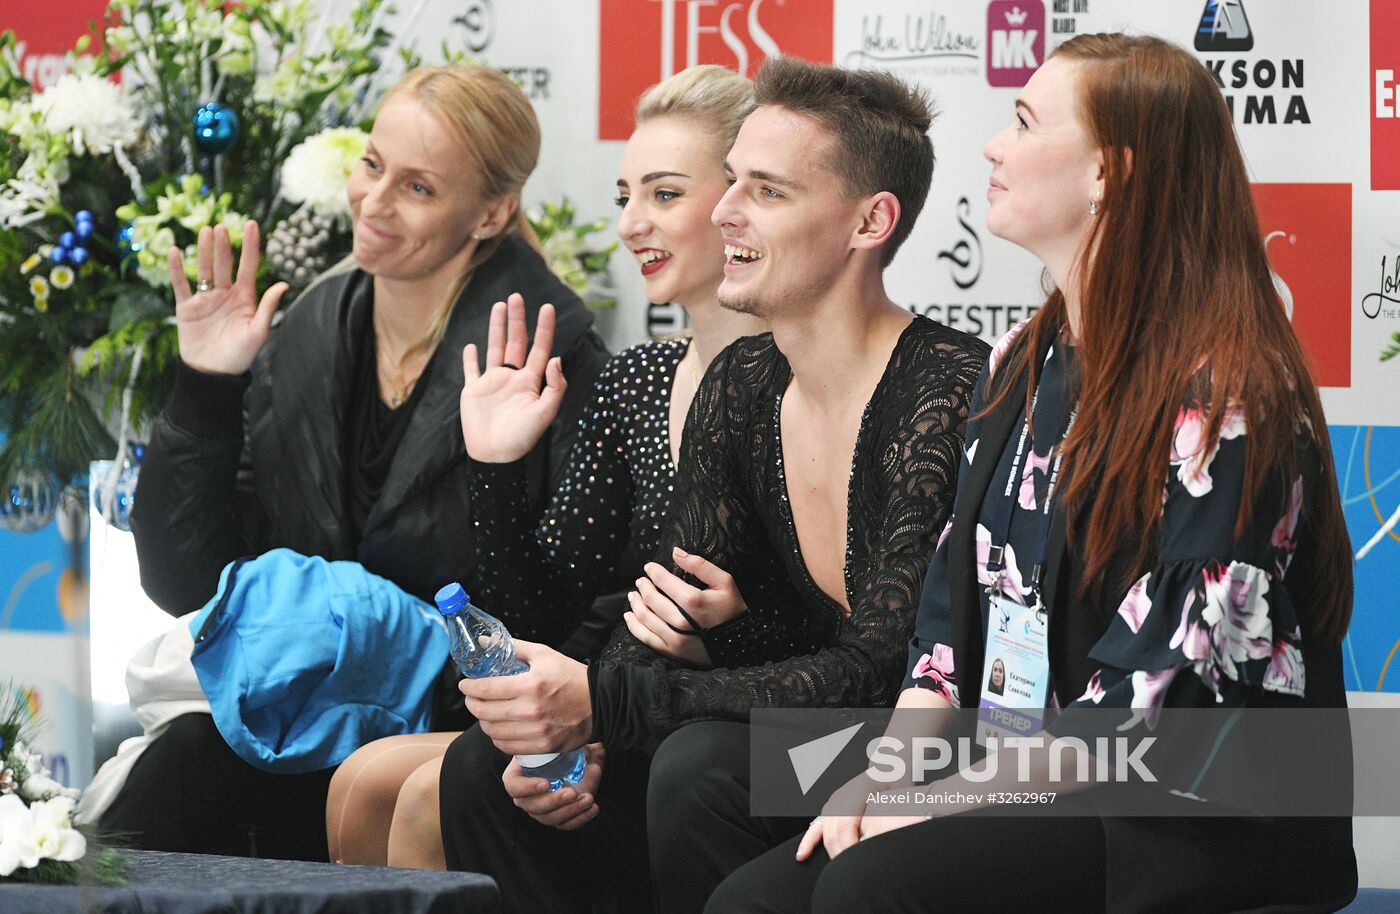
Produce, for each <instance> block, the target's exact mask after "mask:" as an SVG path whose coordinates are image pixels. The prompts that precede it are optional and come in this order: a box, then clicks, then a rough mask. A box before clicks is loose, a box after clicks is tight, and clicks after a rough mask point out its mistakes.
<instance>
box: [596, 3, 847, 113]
mask: <svg viewBox="0 0 1400 914" xmlns="http://www.w3.org/2000/svg"><path fill="white" fill-rule="evenodd" d="M832 2H833V0H599V20H600V22H599V28H598V39H599V42H598V44H599V47H598V58H599V64H598V70H599V72H598V139H600V140H625V139H627V136H628V134H630V133H631V132H632V112H633V109H634V108H636V105H637V99H638V98H639V97H640V96H641V94H642V93H643V92H644V91H646V89H647V88H648V87H649V86H651V85H653V84H655V83H658V82H660V81H661V80H663V79H665V78H666V77H668V76H671V75H673V74H675V73H677V72H679V71H681V70H684V69H685V68H686V67H691V66H695V65H696V64H702V63H715V64H720V65H722V66H726V67H729V68H730V69H731V70H735V71H737V72H739V73H741V74H743V75H744V76H747V77H749V78H753V77H754V76H755V75H756V74H757V73H758V68H759V66H760V65H761V64H762V63H763V61H764V60H765V59H766V58H768V57H771V56H774V55H777V54H786V55H788V56H790V57H802V58H805V59H807V60H813V61H817V62H819V63H830V62H831V27H832V26H831V23H832V9H831V6H832Z"/></svg>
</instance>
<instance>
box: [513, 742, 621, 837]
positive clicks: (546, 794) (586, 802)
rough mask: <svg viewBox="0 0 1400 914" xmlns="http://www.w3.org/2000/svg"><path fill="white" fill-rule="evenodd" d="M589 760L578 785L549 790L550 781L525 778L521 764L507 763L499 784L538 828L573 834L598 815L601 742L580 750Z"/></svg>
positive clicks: (601, 777)
mask: <svg viewBox="0 0 1400 914" xmlns="http://www.w3.org/2000/svg"><path fill="white" fill-rule="evenodd" d="M583 751H584V754H585V755H586V757H587V758H588V762H587V765H586V766H585V767H584V769H583V778H582V779H581V780H580V781H579V782H578V783H577V784H569V785H565V786H564V787H562V788H560V789H559V790H554V791H551V790H550V789H549V781H548V780H546V779H544V778H531V777H526V776H525V772H524V770H523V769H522V768H521V767H520V762H519V761H517V760H516V759H511V760H510V765H509V766H507V767H506V770H505V773H504V774H502V775H501V783H502V784H504V785H505V788H506V793H508V794H510V796H511V798H512V799H514V800H515V805H516V806H518V807H520V808H521V809H523V810H524V811H525V812H526V813H528V814H529V816H530V818H532V819H534V820H535V821H536V822H538V823H540V824H541V825H548V826H550V827H551V828H558V829H560V830H562V831H573V830H574V829H575V828H578V827H580V826H582V825H587V824H588V823H589V822H592V821H593V820H594V819H595V818H596V817H597V815H598V810H599V806H598V785H599V783H600V782H601V781H602V780H603V757H604V755H605V753H604V751H603V744H602V743H589V744H588V745H587V746H585V747H584V749H583Z"/></svg>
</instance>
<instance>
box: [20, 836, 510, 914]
mask: <svg viewBox="0 0 1400 914" xmlns="http://www.w3.org/2000/svg"><path fill="white" fill-rule="evenodd" d="M126 853H127V859H128V861H129V865H128V867H127V884H126V885H123V886H38V885H31V884H27V883H0V911H3V912H4V914H70V912H71V914H98V912H101V914H128V912H130V914H215V912H218V914H274V912H275V914H313V912H314V914H341V912H344V914H362V912H364V914H368V912H375V914H379V912H383V914H496V912H497V911H498V910H499V909H500V895H499V893H498V892H497V890H496V883H495V881H494V880H492V879H491V878H490V877H489V876H482V875H479V874H476V873H436V872H425V871H423V870H405V869H398V868H394V867H382V866H339V865H336V864H333V863H303V862H300V861H294V860H256V859H249V858H246V857H214V856H208V855H203V854H169V853H163V852H161V851H127V852H126Z"/></svg>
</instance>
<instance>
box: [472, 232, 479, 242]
mask: <svg viewBox="0 0 1400 914" xmlns="http://www.w3.org/2000/svg"><path fill="white" fill-rule="evenodd" d="M472 238H474V239H476V240H477V241H480V240H481V233H480V232H472Z"/></svg>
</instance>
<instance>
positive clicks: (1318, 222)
mask: <svg viewBox="0 0 1400 914" xmlns="http://www.w3.org/2000/svg"><path fill="white" fill-rule="evenodd" d="M1254 203H1255V205H1256V206H1257V207H1258V208H1259V227H1260V229H1262V230H1263V232H1264V247H1265V249H1266V251H1267V252H1268V255H1269V264H1270V266H1271V267H1272V269H1273V272H1274V285H1275V286H1276V287H1277V288H1278V291H1279V297H1280V298H1281V299H1282V300H1283V305H1284V308H1285V309H1287V311H1288V312H1289V317H1290V319H1291V320H1292V321H1293V331H1294V332H1295V333H1297V334H1298V339H1299V340H1300V341H1301V342H1302V344H1303V351H1304V352H1305V353H1307V356H1308V360H1309V362H1310V363H1311V364H1312V367H1313V371H1314V373H1315V375H1316V378H1317V383H1318V385H1319V386H1321V387H1350V386H1351V185H1350V184H1255V185H1254Z"/></svg>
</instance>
